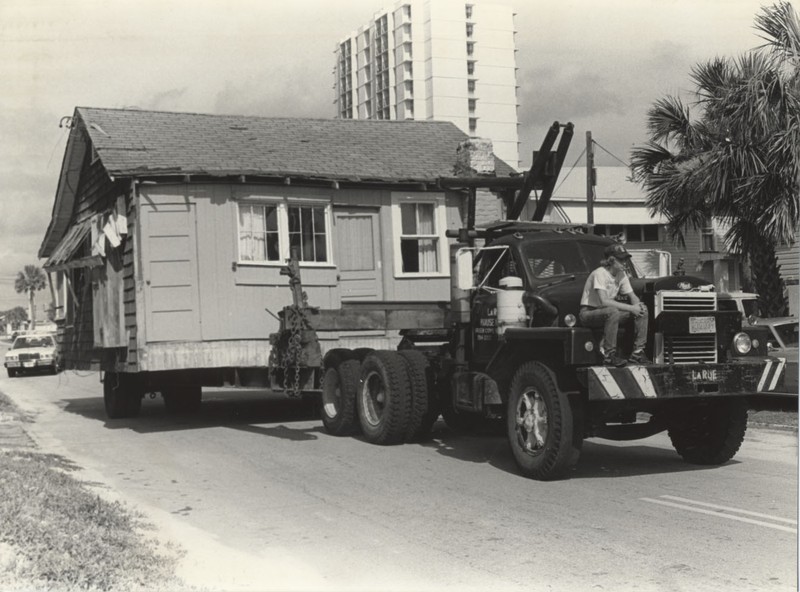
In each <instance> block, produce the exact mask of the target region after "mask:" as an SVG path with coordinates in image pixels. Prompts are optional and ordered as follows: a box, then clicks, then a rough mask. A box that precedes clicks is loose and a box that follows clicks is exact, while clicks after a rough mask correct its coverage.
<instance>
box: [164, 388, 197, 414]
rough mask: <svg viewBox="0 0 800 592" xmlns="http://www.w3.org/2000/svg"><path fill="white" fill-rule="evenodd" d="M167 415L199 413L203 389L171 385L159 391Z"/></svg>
mask: <svg viewBox="0 0 800 592" xmlns="http://www.w3.org/2000/svg"><path fill="white" fill-rule="evenodd" d="M161 396H162V397H164V407H166V409H167V413H172V414H175V415H178V414H184V415H190V414H192V413H197V412H198V411H200V406H201V405H202V401H203V387H201V386H199V385H173V386H168V387H164V388H162V389H161Z"/></svg>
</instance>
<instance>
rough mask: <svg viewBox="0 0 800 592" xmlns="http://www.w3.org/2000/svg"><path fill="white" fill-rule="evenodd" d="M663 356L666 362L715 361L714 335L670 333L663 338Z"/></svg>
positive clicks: (691, 362)
mask: <svg viewBox="0 0 800 592" xmlns="http://www.w3.org/2000/svg"><path fill="white" fill-rule="evenodd" d="M665 341H666V351H665V358H666V360H665V361H666V362H667V363H668V364H697V363H699V362H705V363H707V364H716V362H717V336H716V335H713V334H711V335H672V336H669V337H667V338H666V339H665Z"/></svg>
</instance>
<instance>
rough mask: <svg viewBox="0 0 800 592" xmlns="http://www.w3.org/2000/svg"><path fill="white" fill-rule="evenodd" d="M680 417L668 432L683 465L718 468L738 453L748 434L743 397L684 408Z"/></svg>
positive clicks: (671, 424) (673, 422)
mask: <svg viewBox="0 0 800 592" xmlns="http://www.w3.org/2000/svg"><path fill="white" fill-rule="evenodd" d="M681 415H682V417H683V418H686V417H690V418H691V419H690V420H688V421H687V420H686V419H682V420H673V421H671V422H670V426H669V428H668V430H667V433H668V434H669V439H670V441H671V442H672V446H673V447H674V448H675V451H676V452H677V453H678V454H679V455H680V456H681V457H682V458H683V460H685V461H686V462H689V463H692V464H696V465H721V464H723V463H726V462H728V461H729V460H730V459H732V458H733V457H734V456H735V455H736V453H737V452H738V451H739V447H740V446H741V445H742V442H743V441H744V435H745V432H746V431H747V402H746V400H745V399H744V398H735V399H721V400H718V401H712V402H710V403H708V404H705V405H701V406H696V407H692V408H690V409H688V410H687V409H686V408H684V413H682V414H681Z"/></svg>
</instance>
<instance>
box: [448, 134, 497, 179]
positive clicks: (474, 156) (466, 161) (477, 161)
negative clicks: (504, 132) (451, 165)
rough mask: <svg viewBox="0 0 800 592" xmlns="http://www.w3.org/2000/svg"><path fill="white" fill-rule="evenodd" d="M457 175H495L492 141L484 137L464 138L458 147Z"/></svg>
mask: <svg viewBox="0 0 800 592" xmlns="http://www.w3.org/2000/svg"><path fill="white" fill-rule="evenodd" d="M454 172H455V176H456V177H470V176H474V175H487V176H494V174H495V171H494V152H493V151H492V141H491V140H485V139H483V138H470V139H468V140H464V141H463V142H461V143H460V144H459V145H458V148H456V166H455V171H454Z"/></svg>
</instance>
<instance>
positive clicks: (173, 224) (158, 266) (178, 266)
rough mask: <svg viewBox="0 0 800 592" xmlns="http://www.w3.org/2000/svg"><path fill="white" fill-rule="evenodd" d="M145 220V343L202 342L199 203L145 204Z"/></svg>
mask: <svg viewBox="0 0 800 592" xmlns="http://www.w3.org/2000/svg"><path fill="white" fill-rule="evenodd" d="M141 216H142V246H141V247H142V248H141V251H142V263H143V265H142V267H143V272H144V273H143V279H144V294H145V307H146V310H145V319H146V337H145V339H146V340H147V342H155V341H199V340H200V335H201V333H200V295H199V289H198V273H197V236H196V225H195V210H194V205H193V204H190V203H185V202H184V203H177V204H153V203H145V204H142V207H141Z"/></svg>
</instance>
